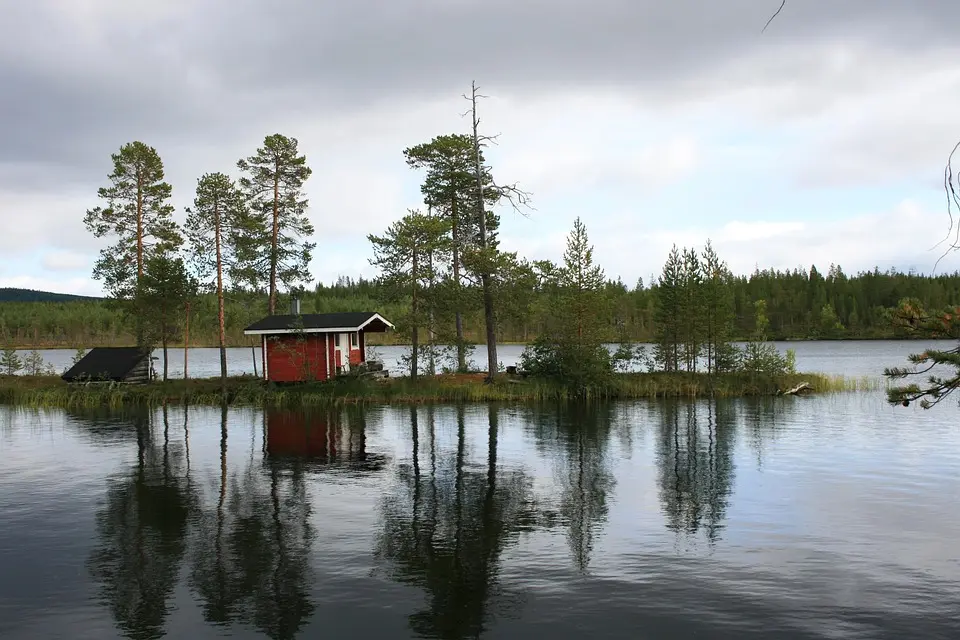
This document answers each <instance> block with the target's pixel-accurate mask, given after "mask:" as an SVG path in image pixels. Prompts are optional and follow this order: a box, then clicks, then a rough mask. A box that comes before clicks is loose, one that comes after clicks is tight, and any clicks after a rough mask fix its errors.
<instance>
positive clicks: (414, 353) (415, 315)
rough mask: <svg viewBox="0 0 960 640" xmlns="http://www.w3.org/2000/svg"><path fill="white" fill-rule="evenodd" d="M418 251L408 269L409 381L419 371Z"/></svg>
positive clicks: (414, 253)
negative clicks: (409, 321) (411, 282)
mask: <svg viewBox="0 0 960 640" xmlns="http://www.w3.org/2000/svg"><path fill="white" fill-rule="evenodd" d="M418 253H419V250H418V248H417V247H414V249H413V265H412V267H411V269H410V279H411V280H413V292H412V296H411V300H410V320H411V324H412V327H411V330H410V343H411V349H412V350H411V352H410V379H411V380H413V381H416V379H417V371H418V370H419V362H418V358H419V356H420V353H419V352H420V329H419V325H420V317H419V309H418V308H417V305H418V303H419V300H417V279H418V278H419V276H420V273H419V267H420V265H419V263H418V258H419V255H418Z"/></svg>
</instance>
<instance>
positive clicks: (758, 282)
mask: <svg viewBox="0 0 960 640" xmlns="http://www.w3.org/2000/svg"><path fill="white" fill-rule="evenodd" d="M383 288H384V285H383V284H382V283H380V282H378V281H377V280H368V279H364V278H359V279H353V278H349V277H345V276H344V277H340V278H339V279H338V280H337V281H336V282H335V283H331V284H322V283H321V284H317V285H316V287H315V288H314V289H313V290H307V291H305V292H303V293H301V298H302V305H301V306H302V311H303V312H304V313H330V312H338V311H379V312H380V313H382V314H383V315H384V316H386V317H387V318H388V319H397V318H404V317H408V316H409V302H403V301H388V300H387V298H388V297H389V296H387V295H385V292H384V290H383ZM730 289H731V294H732V298H733V312H734V313H733V319H734V322H733V327H734V334H733V338H734V339H737V340H739V339H747V338H749V337H750V336H751V334H752V332H753V330H754V328H755V318H754V309H755V307H754V305H755V303H756V301H758V300H765V301H766V313H767V316H768V319H769V328H768V335H769V337H770V338H771V339H773V340H815V339H892V338H901V337H907V336H906V335H905V334H903V333H902V332H900V331H898V330H897V328H896V326H895V324H894V323H893V322H891V314H892V313H893V312H894V311H895V309H896V307H897V305H898V303H899V302H900V301H901V300H903V299H904V298H914V299H917V300H920V301H921V302H923V304H924V305H925V306H926V307H928V308H943V307H948V306H953V305H956V304H960V272H954V273H950V274H942V275H937V276H926V275H917V274H912V273H902V272H898V271H895V270H889V271H879V270H878V269H875V270H873V271H868V272H861V273H857V274H854V275H847V274H845V273H844V272H843V270H842V269H841V268H840V267H838V266H831V267H830V268H829V269H828V270H827V272H826V273H821V272H820V271H819V270H818V269H817V268H816V267H811V268H810V270H809V271H804V270H801V269H795V270H793V271H774V270H763V271H760V270H758V271H755V272H754V273H753V274H750V275H749V276H735V277H734V278H733V279H732V280H731V282H730ZM657 291H658V287H657V283H656V282H653V283H646V282H643V281H638V282H636V283H634V284H633V285H632V286H628V285H626V284H624V283H623V282H622V281H621V280H620V279H614V280H608V281H607V283H606V287H605V294H606V296H607V297H608V298H609V300H610V304H609V305H608V306H607V308H606V315H607V318H605V319H604V324H605V326H606V327H607V335H606V339H607V340H609V341H617V340H620V339H622V338H626V339H629V340H632V341H637V342H655V339H656V335H657V321H656V317H655V316H656V313H655V312H656V300H657ZM513 293H514V295H509V296H504V297H503V299H504V302H509V301H513V302H514V306H513V308H502V309H501V310H500V323H499V326H498V338H499V340H501V341H503V342H514V343H528V342H531V341H533V340H534V339H536V338H537V337H538V336H539V335H540V334H541V333H542V331H543V329H544V327H545V325H546V324H547V323H548V321H549V318H548V315H549V308H548V306H547V304H546V302H547V294H546V293H545V292H544V291H543V290H542V288H541V287H539V286H537V283H535V282H533V283H527V286H522V285H521V284H519V283H518V284H517V285H516V291H515V292H513ZM502 304H503V303H502ZM288 305H289V296H288V295H281V296H280V298H279V300H278V311H279V312H284V310H285V309H286V308H288ZM263 307H264V305H263V295H262V293H258V292H255V291H243V290H232V291H228V292H227V293H226V294H225V314H224V315H225V325H226V327H225V328H226V334H227V340H228V344H229V345H230V346H245V345H249V344H252V343H253V342H255V341H254V340H252V339H250V338H247V337H245V336H244V335H243V329H244V327H246V326H247V325H249V324H250V323H252V322H254V321H256V320H257V319H259V318H260V317H261V316H262V315H263V314H264V313H266V309H265V308H263ZM463 324H464V336H465V338H466V339H467V340H468V341H470V342H473V343H483V342H484V335H483V329H484V327H483V315H482V310H481V309H473V310H471V311H469V312H467V313H465V314H464V317H463ZM217 333H218V325H217V301H216V296H215V295H213V294H203V295H200V296H198V297H197V298H196V299H195V300H194V302H193V304H192V307H191V318H190V336H191V338H190V342H191V344H193V345H199V346H215V345H216V344H217V339H218V336H217ZM371 338H372V340H371V342H373V343H378V342H379V343H403V342H404V335H403V334H402V333H395V334H381V335H377V336H371ZM134 340H135V336H134V334H133V332H132V331H131V330H130V327H129V324H128V323H126V322H125V321H124V319H123V318H122V316H121V314H120V313H119V312H118V311H117V310H116V309H115V308H114V307H113V306H112V305H111V304H110V302H109V301H108V300H96V299H77V300H65V301H61V302H50V301H46V302H12V301H4V302H3V303H2V304H0V341H2V342H4V343H8V344H14V345H16V346H20V347H24V348H29V347H92V346H107V345H126V344H132V343H133V342H134Z"/></svg>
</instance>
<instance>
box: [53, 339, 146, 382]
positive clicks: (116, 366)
mask: <svg viewBox="0 0 960 640" xmlns="http://www.w3.org/2000/svg"><path fill="white" fill-rule="evenodd" d="M148 357H150V354H149V353H144V352H143V351H141V350H140V348H139V347H94V348H93V349H91V350H90V351H89V352H88V353H87V355H85V356H83V358H82V359H81V360H80V362H78V363H77V364H75V365H73V366H72V367H70V369H69V371H67V372H66V373H64V374H63V375H62V376H60V377H61V378H63V379H64V380H66V381H67V382H74V381H75V380H102V381H107V380H113V381H116V382H122V381H123V380H124V378H126V376H127V374H129V373H130V372H131V371H133V369H134V367H136V366H137V365H138V364H140V363H141V362H142V361H143V359H144V358H148Z"/></svg>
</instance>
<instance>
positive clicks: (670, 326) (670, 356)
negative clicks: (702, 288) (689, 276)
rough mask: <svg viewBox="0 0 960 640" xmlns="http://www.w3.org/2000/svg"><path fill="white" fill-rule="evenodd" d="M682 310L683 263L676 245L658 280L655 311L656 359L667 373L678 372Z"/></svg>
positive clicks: (671, 250) (668, 256)
mask: <svg viewBox="0 0 960 640" xmlns="http://www.w3.org/2000/svg"><path fill="white" fill-rule="evenodd" d="M683 311H684V302H683V262H682V261H681V259H680V251H679V250H678V249H677V245H673V247H672V248H671V249H670V253H669V254H668V255H667V261H666V262H665V263H664V265H663V272H662V273H661V274H660V278H659V280H658V281H657V286H656V306H655V310H654V317H655V322H656V325H655V326H656V348H655V358H656V361H657V363H658V364H659V365H660V367H661V368H662V369H663V370H664V371H678V370H679V366H680V348H681V323H682V321H683Z"/></svg>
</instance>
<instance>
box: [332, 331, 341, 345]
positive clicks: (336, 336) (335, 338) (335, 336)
mask: <svg viewBox="0 0 960 640" xmlns="http://www.w3.org/2000/svg"><path fill="white" fill-rule="evenodd" d="M333 344H334V346H337V347H339V346H340V334H339V333H335V334H333Z"/></svg>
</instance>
